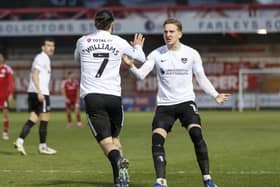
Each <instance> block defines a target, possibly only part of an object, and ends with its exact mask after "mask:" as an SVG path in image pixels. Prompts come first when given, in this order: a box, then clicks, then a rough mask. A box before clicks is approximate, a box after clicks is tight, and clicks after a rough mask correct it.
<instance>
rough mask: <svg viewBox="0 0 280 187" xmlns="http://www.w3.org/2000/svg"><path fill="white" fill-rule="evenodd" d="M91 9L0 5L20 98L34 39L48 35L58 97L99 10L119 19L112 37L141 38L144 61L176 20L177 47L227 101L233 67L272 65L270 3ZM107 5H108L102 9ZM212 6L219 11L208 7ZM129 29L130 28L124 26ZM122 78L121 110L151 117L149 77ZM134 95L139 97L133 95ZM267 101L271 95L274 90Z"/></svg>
mask: <svg viewBox="0 0 280 187" xmlns="http://www.w3.org/2000/svg"><path fill="white" fill-rule="evenodd" d="M94 2H95V3H96V4H92V5H86V1H78V0H77V1H66V0H65V1H59V0H49V1H47V0H45V1H40V3H38V1H35V0H32V1H16V0H14V1H13V0H11V1H1V2H0V5H1V7H2V8H1V9H0V31H1V32H0V38H1V42H0V47H2V48H6V50H7V52H8V57H9V59H8V63H9V64H11V65H12V67H13V69H14V70H15V72H16V75H17V76H16V89H17V93H24V92H25V87H26V81H27V80H28V77H27V76H28V72H27V71H28V70H29V66H30V64H31V62H32V57H33V56H34V54H36V53H37V52H38V51H37V50H38V43H39V41H40V39H41V37H42V36H44V35H52V37H53V38H55V40H56V43H57V46H56V54H55V57H54V63H53V66H54V74H53V82H52V92H53V94H59V91H58V85H59V83H60V82H61V80H62V79H64V77H65V76H66V73H67V71H69V70H75V71H77V72H78V64H77V63H76V62H74V60H73V58H72V57H73V50H74V47H75V42H76V40H77V38H78V37H79V36H80V35H82V34H85V33H88V32H91V31H92V30H93V29H94V27H93V23H92V20H91V19H92V18H93V16H94V14H95V12H96V10H97V9H99V8H100V7H97V6H108V5H109V8H110V9H112V10H113V11H114V12H115V14H117V15H119V16H117V18H118V19H117V21H116V23H117V24H116V28H115V32H116V33H118V34H121V35H122V36H123V37H124V38H126V39H127V40H131V39H132V34H133V33H134V32H143V33H144V34H145V37H146V43H145V46H144V50H145V52H146V54H148V53H149V52H150V51H151V50H152V49H154V48H156V47H157V46H160V45H162V43H163V40H162V36H161V23H162V20H163V19H165V18H166V17H172V16H176V17H178V18H179V19H182V20H184V21H183V24H184V25H183V28H184V29H185V30H184V37H183V38H182V41H183V42H184V43H186V44H189V45H191V46H193V47H194V48H196V49H198V50H199V51H200V52H201V54H202V57H203V59H204V66H205V67H206V68H205V69H206V73H207V74H208V75H209V77H210V79H211V81H214V84H215V85H216V86H217V87H218V88H219V89H220V90H223V91H230V92H233V93H234V94H235V93H237V92H238V71H239V69H240V68H252V67H254V66H255V65H256V64H264V65H263V66H264V67H272V66H273V67H275V66H276V67H279V66H280V60H279V53H278V51H279V49H280V45H279V39H280V36H279V35H278V33H279V31H280V20H279V19H278V15H279V9H280V4H278V2H276V1H274V2H273V3H275V4H267V3H265V1H262V2H261V1H258V2H257V1H227V2H228V3H229V4H228V3H225V4H224V3H222V4H221V2H220V1H218V0H211V1H206V0H205V1H203V0H201V1H187V2H185V1H178V0H177V1H175V0H171V1H164V2H165V3H162V2H163V1H160V0H157V1H153V2H155V3H154V4H153V6H151V4H150V1H149V2H148V1H146V0H142V1H140V0H139V1H133V3H134V4H132V3H131V1H125V0H123V1H114V2H115V3H116V2H117V3H116V4H110V2H109V1H102V0H100V1H94ZM108 2H109V4H106V3H108ZM216 2H217V3H219V5H216V4H215V3H216ZM244 2H245V4H244ZM97 3H99V4H97ZM129 3H130V4H129ZM234 3H235V4H234ZM237 3H238V4H237ZM248 3H249V4H248ZM250 3H263V5H262V4H250ZM111 5H114V6H111ZM140 5H143V6H140ZM85 6H87V7H85ZM27 7H33V8H27ZM38 7H39V8H38ZM136 21H137V24H135V22H136ZM131 23H132V24H134V25H135V26H134V25H133V27H132V26H131ZM262 26H264V27H265V29H266V31H267V32H268V33H267V34H263V35H260V34H257V31H258V29H259V27H262ZM76 28H78V31H76V30H75V29H76ZM124 69H125V68H124ZM122 76H123V77H125V79H123V84H124V85H126V86H125V87H124V90H123V93H124V95H125V96H126V97H125V99H124V101H125V102H126V105H125V107H126V109H127V110H151V109H152V108H153V105H154V102H155V100H154V97H153V95H154V92H155V91H156V78H155V75H154V74H151V75H150V76H149V77H148V78H147V79H146V80H144V81H136V80H134V79H133V78H132V77H130V75H129V74H128V73H126V71H122ZM277 80H278V79H277ZM274 81H275V80H274ZM252 82H253V83H248V84H249V86H251V87H250V89H252V85H254V81H252ZM250 84H252V85H250ZM269 84H273V83H269ZM268 89H270V88H268ZM274 90H275V89H274ZM197 91H199V88H197ZM136 92H137V93H138V95H141V97H138V96H135V95H136V94H135V93H136ZM274 94H278V93H276V91H274ZM233 98H234V99H233V101H231V102H228V105H224V106H223V107H226V108H236V107H237V104H236V103H237V97H235V96H234V97H233ZM58 100H59V99H58ZM198 100H201V104H200V106H201V107H202V108H203V107H206V108H207V107H212V106H214V105H213V103H211V102H209V99H208V98H205V97H204V95H203V94H202V95H201V97H198ZM279 106H280V105H279Z"/></svg>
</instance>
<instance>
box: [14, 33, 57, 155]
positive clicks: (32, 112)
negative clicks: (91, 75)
mask: <svg viewBox="0 0 280 187" xmlns="http://www.w3.org/2000/svg"><path fill="white" fill-rule="evenodd" d="M41 49H42V51H41V53H39V54H37V55H36V57H35V58H34V60H33V63H32V69H31V73H30V80H29V85H28V90H27V92H28V111H29V119H28V120H27V121H26V122H25V124H24V125H23V127H22V130H21V132H20V135H19V137H18V138H17V140H16V141H15V143H14V146H15V148H16V149H17V151H18V152H19V153H20V154H21V155H26V151H25V149H24V147H23V143H24V140H25V138H26V136H27V135H28V134H29V132H30V130H31V128H32V127H33V126H34V124H36V122H37V121H38V119H39V118H40V127H39V137H40V144H39V149H38V151H39V153H41V154H47V155H53V154H56V150H54V149H52V148H50V147H48V146H47V143H46V138H47V125H48V121H49V112H50V91H49V82H50V77H51V60H50V57H51V56H53V54H54V50H55V42H54V40H53V39H51V38H46V39H44V40H42V44H41Z"/></svg>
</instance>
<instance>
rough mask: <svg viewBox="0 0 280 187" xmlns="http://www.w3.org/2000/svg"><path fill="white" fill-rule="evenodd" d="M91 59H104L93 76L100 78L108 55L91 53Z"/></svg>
mask: <svg viewBox="0 0 280 187" xmlns="http://www.w3.org/2000/svg"><path fill="white" fill-rule="evenodd" d="M93 57H96V58H104V60H103V62H102V63H101V66H100V67H99V69H98V71H97V73H96V75H95V77H96V78H100V77H101V75H102V73H103V71H104V69H105V67H106V65H107V64H108V61H109V60H108V58H109V53H93Z"/></svg>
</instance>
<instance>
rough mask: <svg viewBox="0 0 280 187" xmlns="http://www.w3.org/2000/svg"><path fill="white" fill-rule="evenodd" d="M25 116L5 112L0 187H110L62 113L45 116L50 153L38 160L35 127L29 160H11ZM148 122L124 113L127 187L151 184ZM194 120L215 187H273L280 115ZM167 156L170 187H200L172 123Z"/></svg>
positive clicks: (85, 139) (84, 139)
mask: <svg viewBox="0 0 280 187" xmlns="http://www.w3.org/2000/svg"><path fill="white" fill-rule="evenodd" d="M0 117H1V118H2V114H1V115H0ZM27 117H28V114H27V113H26V112H23V113H10V133H9V135H10V139H9V140H8V141H4V140H0V166H1V167H0V168H1V169H0V186H58V187H61V186H65V187H66V186H67V187H71V186H85V187H86V186H93V187H111V186H112V172H111V165H110V164H109V162H108V160H107V159H106V158H105V157H104V155H103V153H102V152H101V149H100V148H99V146H98V144H97V143H96V141H95V139H94V138H93V136H92V135H91V132H90V130H89V127H88V126H86V127H85V128H84V129H79V128H77V127H76V126H74V127H73V128H71V129H67V128H66V121H65V119H66V114H65V113H64V112H55V111H53V112H52V114H51V120H50V124H49V129H48V145H49V146H50V147H52V148H54V149H57V151H58V153H57V155H55V156H46V155H39V154H38V152H37V149H38V142H39V137H38V126H34V127H33V129H32V130H31V133H30V134H29V135H28V137H27V139H26V141H25V144H24V145H25V149H26V151H27V153H28V155H27V156H25V157H23V156H20V155H19V154H17V153H16V151H15V149H14V148H13V145H12V144H13V141H14V140H15V139H16V137H17V136H18V134H19V132H20V130H21V128H22V124H23V123H24V122H25V120H26V119H27ZM82 117H83V121H84V122H85V123H86V119H85V115H84V114H83V116H82ZM152 117H153V115H152V113H148V112H146V113H138V112H127V113H125V121H124V124H125V126H124V128H123V130H122V134H121V141H122V144H123V150H124V153H125V156H126V157H128V158H129V160H130V168H129V171H130V176H131V185H130V187H151V186H152V184H153V183H154V180H155V179H154V170H153V163H152V156H151V121H152ZM201 118H202V123H203V133H204V137H205V139H206V142H207V144H208V149H209V156H210V168H211V171H212V177H213V179H214V181H215V182H216V183H217V185H218V186H219V187H236V186H239V187H264V186H265V187H278V186H279V178H280V159H279V155H280V144H279V140H280V136H279V131H280V118H279V111H260V112H255V111H245V112H243V113H239V112H231V111H201ZM166 152H167V161H168V162H167V164H168V165H167V178H168V183H169V187H188V186H189V187H202V181H201V175H200V172H199V169H198V166H197V163H196V160H195V155H194V149H193V145H192V143H191V140H190V138H189V135H188V134H186V132H185V130H184V129H183V128H181V127H180V124H179V123H178V122H177V123H176V125H175V126H174V128H173V131H172V133H171V134H170V135H169V136H168V139H167V141H166Z"/></svg>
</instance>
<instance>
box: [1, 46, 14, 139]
mask: <svg viewBox="0 0 280 187" xmlns="http://www.w3.org/2000/svg"><path fill="white" fill-rule="evenodd" d="M0 85H1V89H0V109H2V111H3V116H4V117H3V134H2V138H3V139H4V140H8V139H9V136H8V129H9V117H8V113H9V110H8V102H11V101H12V100H13V94H14V76H13V70H12V69H11V67H9V66H8V65H6V64H5V57H4V54H3V52H2V51H0Z"/></svg>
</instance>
